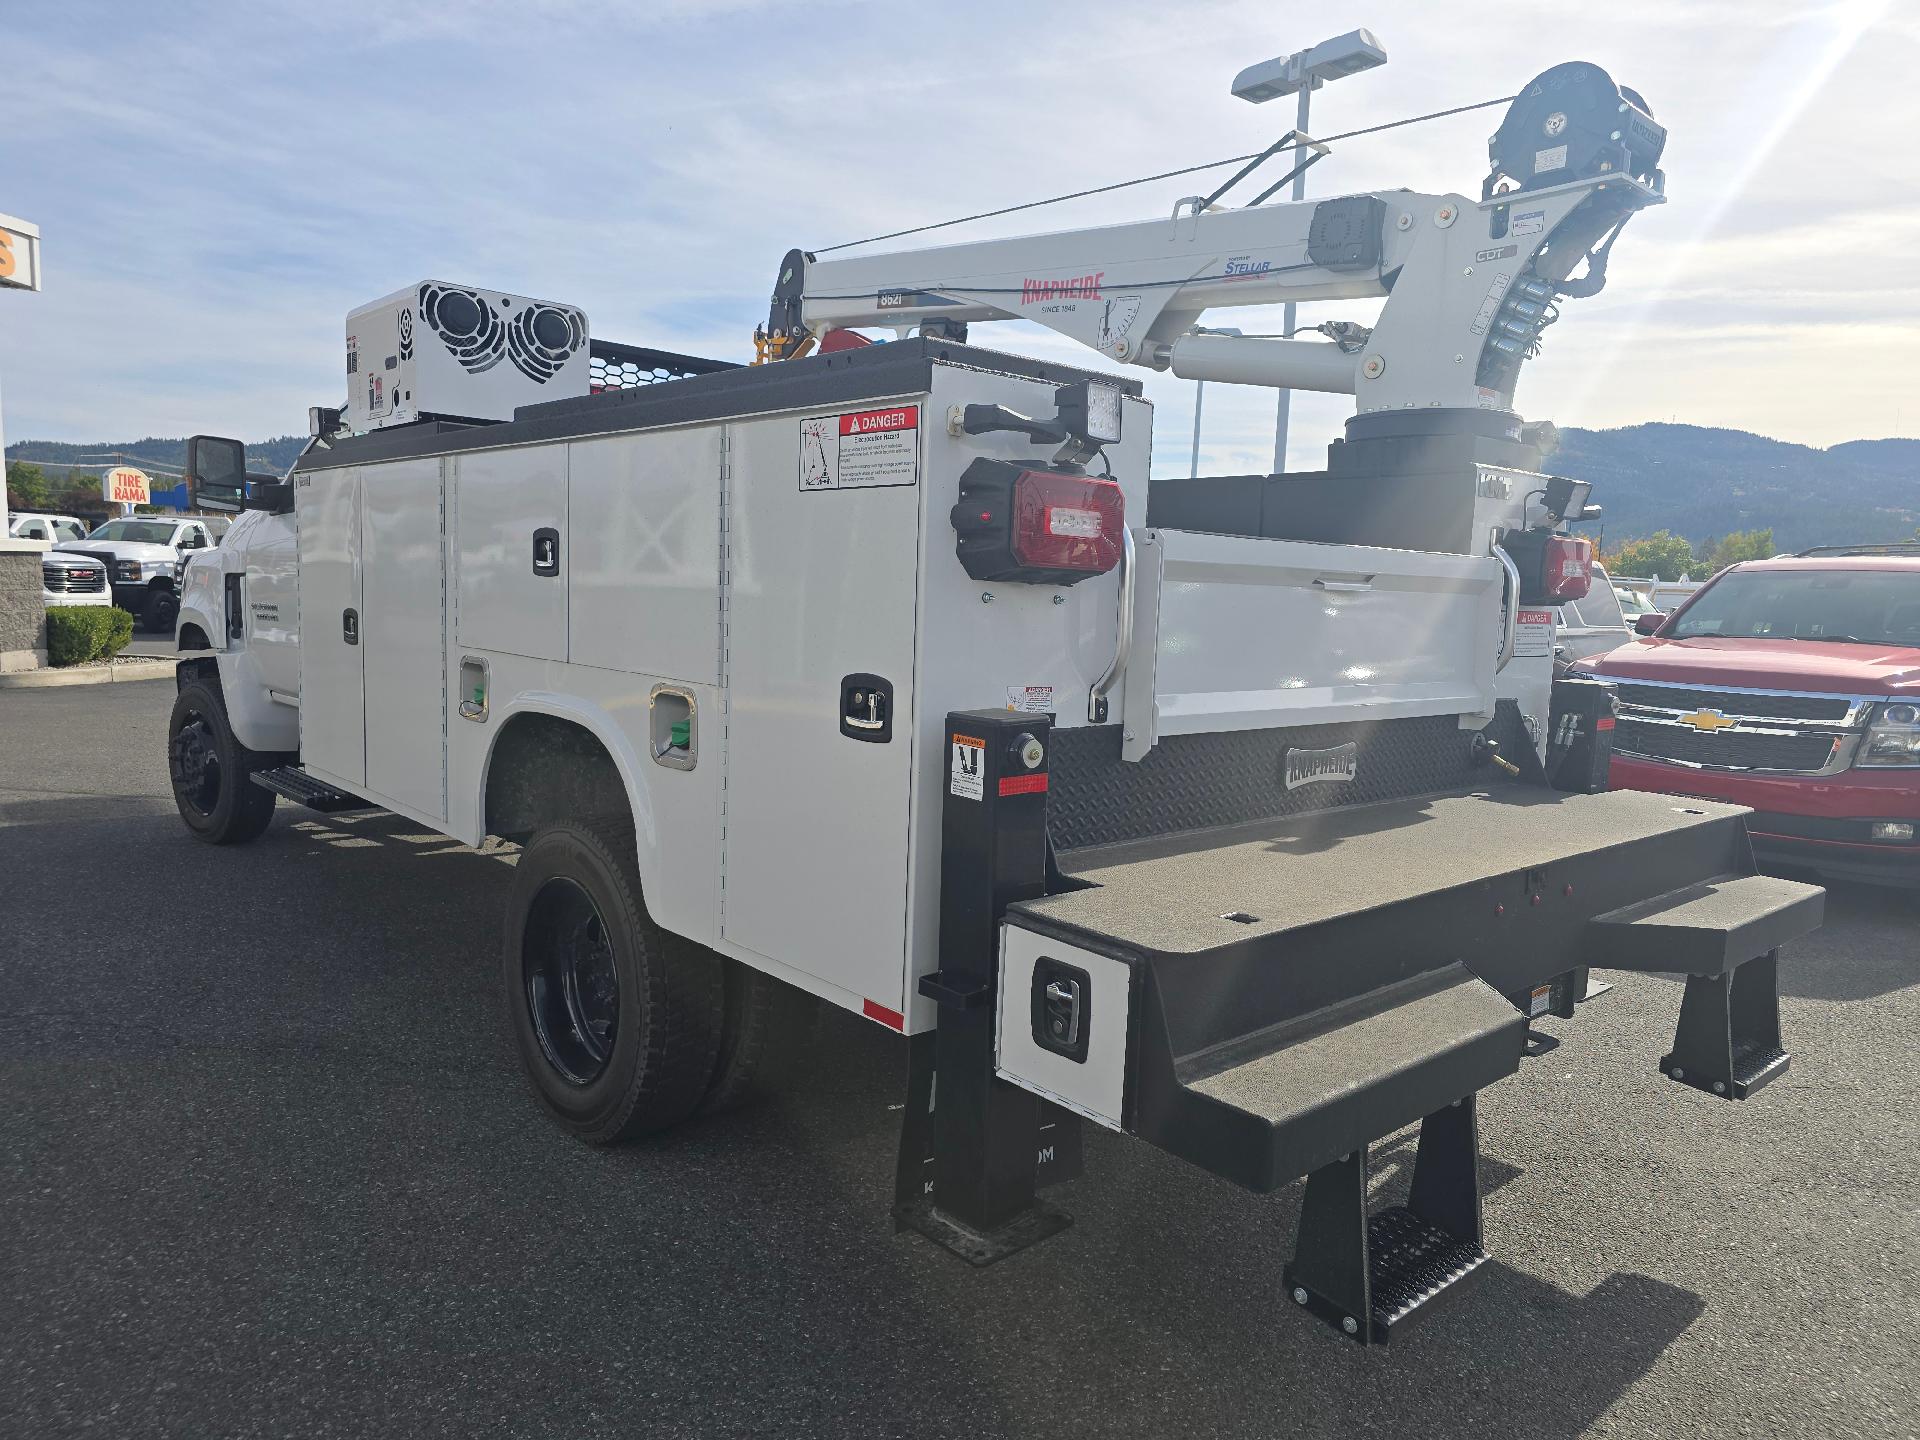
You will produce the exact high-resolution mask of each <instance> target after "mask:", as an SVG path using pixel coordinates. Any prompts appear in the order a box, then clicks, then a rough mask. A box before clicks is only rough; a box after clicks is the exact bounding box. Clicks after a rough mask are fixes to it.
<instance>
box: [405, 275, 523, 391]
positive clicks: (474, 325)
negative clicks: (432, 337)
mask: <svg viewBox="0 0 1920 1440" xmlns="http://www.w3.org/2000/svg"><path fill="white" fill-rule="evenodd" d="M418 308H419V311H420V318H421V319H422V320H424V321H425V322H426V324H427V328H428V329H430V330H431V331H433V333H434V334H436V335H438V336H439V337H440V343H441V344H443V345H445V346H446V347H447V353H448V354H449V355H451V356H453V358H454V359H456V360H458V361H459V362H460V364H461V367H462V368H463V369H465V370H466V371H467V373H468V374H470V375H480V374H483V373H485V372H486V371H488V370H491V369H492V368H493V367H494V366H496V365H498V364H499V363H500V360H501V357H502V356H504V355H505V354H506V353H507V327H506V325H505V323H504V322H503V321H502V320H501V319H500V317H499V316H498V315H497V314H495V313H494V309H493V307H492V306H491V305H489V304H487V302H486V300H485V299H484V298H483V297H482V296H481V295H480V294H479V292H478V291H474V290H467V289H463V288H462V287H460V286H457V285H432V284H429V285H422V286H421V287H420V304H419V307H418Z"/></svg>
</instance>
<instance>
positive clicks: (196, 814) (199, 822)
mask: <svg viewBox="0 0 1920 1440" xmlns="http://www.w3.org/2000/svg"><path fill="white" fill-rule="evenodd" d="M263 759H264V757H263V756H260V755H258V754H256V753H255V752H254V751H252V750H249V749H248V748H247V747H246V746H244V745H242V744H241V743H240V742H239V740H238V739H236V738H235V736H234V733H233V727H232V726H231V725H230V724H229V723H228V722H227V707H226V703H225V702H224V701H223V700H222V699H221V697H220V692H219V691H218V690H216V689H214V688H213V687H212V686H210V685H208V684H207V683H206V681H204V680H190V681H188V682H187V683H186V684H185V685H182V686H181V687H180V693H179V694H178V695H176V696H175V697H174V701H173V713H172V715H171V716H169V717H168V719H167V774H168V777H169V778H170V779H171V780H172V782H173V803H174V805H175V806H176V807H178V809H179V811H180V818H181V819H182V820H184V821H185V822H186V825H187V829H189V830H191V831H192V832H193V833H194V835H195V836H197V837H198V838H199V839H202V840H204V841H206V842H207V843H208V844H209V845H242V844H245V843H246V842H247V841H249V840H256V839H258V838H259V837H260V835H261V833H262V832H263V831H265V830H266V828H267V826H268V825H269V824H270V823H272V820H273V802H274V795H273V792H272V791H271V790H263V789H261V787H260V786H258V785H256V784H254V783H253V778H252V777H253V772H254V771H255V770H258V769H262V768H264V767H263V765H262V761H263Z"/></svg>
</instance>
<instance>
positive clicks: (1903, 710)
mask: <svg viewBox="0 0 1920 1440" xmlns="http://www.w3.org/2000/svg"><path fill="white" fill-rule="evenodd" d="M1854 763H1855V764H1856V765H1913V766H1920V705H1913V704H1910V703H1909V702H1907V701H1905V700H1896V701H1894V702H1893V703H1892V704H1889V705H1881V706H1878V707H1877V708H1876V709H1875V710H1874V712H1873V723H1872V724H1870V725H1868V726H1867V739H1866V743H1865V744H1864V745H1862V746H1861V747H1860V758H1859V759H1858V760H1856V761H1855V762H1854Z"/></svg>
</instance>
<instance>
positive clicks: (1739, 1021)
mask: <svg viewBox="0 0 1920 1440" xmlns="http://www.w3.org/2000/svg"><path fill="white" fill-rule="evenodd" d="M1779 965H1780V952H1779V951H1778V950H1769V951H1768V952H1767V953H1766V954H1764V955H1762V956H1760V957H1759V958H1758V959H1754V960H1749V961H1747V962H1746V963H1745V964H1744V965H1739V966H1736V967H1735V968H1734V969H1732V970H1726V971H1723V972H1721V973H1720V974H1718V975H1689V976H1687V988H1686V992H1685V993H1684V994H1683V995H1682V996H1681V997H1680V1023H1679V1024H1678V1025H1677V1026H1676V1027H1675V1028H1674V1034H1673V1049H1672V1050H1671V1051H1670V1052H1669V1053H1668V1054H1667V1055H1666V1057H1665V1058H1664V1059H1662V1060H1661V1062H1660V1068H1661V1069H1662V1070H1664V1071H1665V1072H1666V1074H1667V1077H1668V1078H1669V1079H1672V1080H1678V1081H1679V1082H1680V1083H1681V1084H1683V1085H1691V1086H1693V1087H1694V1088H1695V1089H1696V1090H1705V1091H1706V1092H1707V1093H1708V1094H1710V1095H1718V1096H1719V1097H1720V1098H1722V1099H1723V1100H1744V1099H1746V1098H1747V1097H1748V1096H1749V1095H1751V1094H1752V1093H1753V1092H1754V1091H1756V1090H1758V1089H1759V1088H1760V1087H1761V1086H1762V1085H1765V1084H1766V1083H1767V1082H1768V1081H1770V1080H1773V1079H1775V1078H1776V1077H1777V1076H1780V1075H1784V1074H1785V1073H1786V1070H1787V1065H1788V1062H1789V1057H1788V1055H1787V1052H1786V1051H1785V1050H1783V1049H1781V1047H1780V975H1779Z"/></svg>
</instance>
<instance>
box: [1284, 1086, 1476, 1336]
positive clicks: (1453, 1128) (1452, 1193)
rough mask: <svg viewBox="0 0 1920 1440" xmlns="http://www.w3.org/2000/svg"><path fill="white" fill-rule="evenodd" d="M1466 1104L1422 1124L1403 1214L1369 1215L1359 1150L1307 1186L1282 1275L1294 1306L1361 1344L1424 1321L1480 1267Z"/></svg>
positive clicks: (1363, 1151) (1469, 1099)
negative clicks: (1419, 1319) (1417, 1318)
mask: <svg viewBox="0 0 1920 1440" xmlns="http://www.w3.org/2000/svg"><path fill="white" fill-rule="evenodd" d="M1475 1098H1476V1097H1474V1096H1472V1095H1469V1096H1466V1097H1465V1098H1464V1099H1461V1100H1456V1101H1454V1102H1453V1104H1451V1105H1449V1106H1447V1107H1446V1108H1445V1109H1443V1110H1438V1111H1435V1112H1434V1113H1433V1114H1431V1115H1429V1116H1427V1117H1426V1118H1425V1119H1424V1120H1422V1121H1421V1122H1420V1148H1419V1151H1418V1153H1417V1155H1416V1158H1415V1160H1414V1166H1413V1188H1412V1191H1411V1193H1410V1194H1409V1195H1408V1197H1407V1202H1406V1204H1404V1205H1391V1206H1388V1207H1387V1208H1386V1209H1384V1210H1381V1211H1379V1212H1378V1213H1376V1214H1372V1215H1369V1214H1368V1213H1367V1180H1368V1164H1367V1147H1366V1146H1364V1145H1362V1146H1360V1147H1359V1148H1358V1149H1357V1150H1355V1151H1353V1152H1352V1153H1351V1154H1349V1155H1347V1156H1345V1157H1343V1158H1342V1159H1339V1160H1336V1161H1334V1162H1333V1163H1332V1164H1330V1165H1326V1166H1323V1167H1322V1168H1321V1169H1319V1170H1316V1171H1314V1172H1313V1174H1312V1175H1311V1176H1309V1177H1308V1179H1307V1191H1306V1195H1305V1196H1304V1198H1303V1199H1302V1201H1301V1204H1300V1233H1299V1239H1298V1243H1297V1245H1296V1247H1295V1251H1294V1257H1293V1259H1292V1261H1290V1262H1289V1263H1288V1265H1287V1267H1286V1287H1287V1293H1288V1294H1289V1295H1291V1296H1292V1297H1293V1300H1294V1303H1296V1304H1298V1305H1300V1306H1302V1307H1304V1308H1305V1309H1306V1310H1307V1311H1308V1312H1309V1313H1311V1314H1313V1315H1316V1316H1318V1317H1319V1318H1320V1319H1322V1320H1325V1321H1326V1322H1327V1323H1328V1324H1329V1325H1332V1326H1333V1327H1334V1328H1335V1329H1337V1330H1339V1331H1340V1332H1341V1333H1342V1334H1345V1335H1348V1336H1350V1337H1351V1338H1353V1339H1354V1340H1356V1341H1358V1342H1359V1343H1360V1344H1362V1345H1384V1344H1386V1343H1387V1341H1388V1339H1389V1338H1390V1337H1391V1336H1392V1334H1393V1332H1394V1330H1395V1328H1396V1327H1400V1326H1403V1325H1405V1324H1407V1323H1408V1322H1409V1321H1411V1320H1412V1319H1413V1318H1414V1317H1415V1316H1416V1315H1421V1314H1426V1313H1430V1307H1431V1306H1432V1305H1433V1304H1434V1303H1435V1302H1436V1301H1438V1300H1439V1299H1440V1298H1441V1297H1442V1296H1445V1295H1450V1294H1452V1293H1453V1292H1454V1287H1456V1286H1457V1285H1458V1284H1459V1283H1460V1282H1461V1281H1462V1280H1464V1279H1466V1278H1467V1276H1469V1275H1471V1274H1472V1273H1473V1272H1474V1271H1475V1270H1477V1269H1479V1268H1480V1266H1481V1265H1482V1264H1483V1263H1484V1262H1485V1261H1486V1258H1487V1252H1486V1249H1485V1248H1484V1245H1483V1239H1484V1237H1483V1234H1482V1231H1481V1223H1480V1176H1479V1152H1480V1146H1479V1127H1478V1122H1477V1120H1476V1117H1475Z"/></svg>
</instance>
